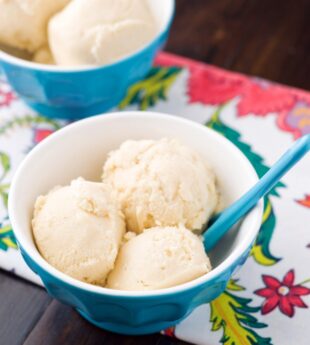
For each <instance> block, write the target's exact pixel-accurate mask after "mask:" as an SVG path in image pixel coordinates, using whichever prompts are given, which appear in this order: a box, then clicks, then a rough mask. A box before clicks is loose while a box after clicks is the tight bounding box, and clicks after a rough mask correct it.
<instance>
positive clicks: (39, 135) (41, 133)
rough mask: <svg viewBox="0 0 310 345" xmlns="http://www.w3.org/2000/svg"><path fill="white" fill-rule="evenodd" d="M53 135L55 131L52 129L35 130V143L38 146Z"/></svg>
mask: <svg viewBox="0 0 310 345" xmlns="http://www.w3.org/2000/svg"><path fill="white" fill-rule="evenodd" d="M52 133H53V130H51V129H35V130H34V133H33V141H34V143H35V144H38V143H39V142H40V141H42V140H43V139H45V138H46V137H48V136H49V135H50V134H52Z"/></svg>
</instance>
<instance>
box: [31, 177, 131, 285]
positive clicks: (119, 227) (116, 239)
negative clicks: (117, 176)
mask: <svg viewBox="0 0 310 345" xmlns="http://www.w3.org/2000/svg"><path fill="white" fill-rule="evenodd" d="M32 227H33V235H34V239H35V242H36V245H37V247H38V249H39V251H40V253H41V254H42V256H43V257H44V258H45V259H46V261H48V262H49V263H50V264H51V265H53V266H54V267H55V268H57V269H58V270H60V271H62V272H63V273H66V274H68V275H69V276H71V277H73V278H76V279H79V280H82V281H84V282H87V283H92V284H97V285H104V284H105V281H106V277H107V275H108V274H109V272H110V271H111V270H112V269H113V267H114V262H115V259H116V256H117V253H118V250H119V246H120V243H121V240H122V237H123V235H124V232H125V224H124V220H123V215H122V213H121V211H120V209H119V207H118V203H117V202H116V200H115V199H114V198H113V197H112V193H111V190H110V188H109V186H107V185H106V184H103V183H95V182H88V181H85V180H83V179H81V178H79V179H77V180H74V181H72V182H71V184H70V185H69V186H65V187H56V188H55V189H53V190H52V191H50V192H49V193H48V194H47V195H45V196H40V197H38V199H37V201H36V203H35V209H34V217H33V220H32Z"/></svg>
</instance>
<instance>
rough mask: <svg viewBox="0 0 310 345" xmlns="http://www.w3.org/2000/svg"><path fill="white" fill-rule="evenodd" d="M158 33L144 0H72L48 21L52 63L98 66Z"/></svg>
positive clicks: (123, 54) (139, 46) (128, 52)
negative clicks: (53, 60)
mask: <svg viewBox="0 0 310 345" xmlns="http://www.w3.org/2000/svg"><path fill="white" fill-rule="evenodd" d="M157 32H158V28H157V24H156V22H155V19H154V17H153V15H152V13H151V10H150V9H149V7H148V3H147V1H145V0H75V1H72V2H71V3H70V4H69V5H68V6H66V7H65V8H64V9H63V11H61V12H59V13H57V14H56V15H55V16H54V17H53V18H52V19H51V20H50V22H49V25H48V36H49V43H50V48H51V51H52V53H53V56H54V59H55V61H56V64H59V65H66V66H79V65H101V64H107V63H110V62H113V61H115V60H117V59H119V58H121V57H123V56H125V55H128V54H130V53H133V52H134V51H136V50H138V49H139V48H142V47H143V46H144V45H146V44H147V43H148V42H149V41H151V39H152V38H153V37H154V36H155V35H156V33H157Z"/></svg>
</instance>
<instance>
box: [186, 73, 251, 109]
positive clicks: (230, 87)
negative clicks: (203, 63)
mask: <svg viewBox="0 0 310 345" xmlns="http://www.w3.org/2000/svg"><path fill="white" fill-rule="evenodd" d="M247 82H248V80H247V78H245V77H243V76H240V75H234V74H231V75H230V74H227V72H225V71H222V70H220V69H217V68H214V67H204V68H195V69H193V70H192V71H191V74H190V78H189V82H188V83H189V84H188V95H189V98H190V102H191V103H193V102H202V103H204V104H212V105H216V104H223V103H225V102H227V101H230V100H231V99H233V98H234V97H236V96H238V95H240V94H241V93H242V92H243V89H244V88H245V84H247Z"/></svg>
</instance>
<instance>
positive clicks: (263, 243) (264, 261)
mask: <svg viewBox="0 0 310 345" xmlns="http://www.w3.org/2000/svg"><path fill="white" fill-rule="evenodd" d="M224 106H225V105H223V106H220V107H218V108H217V109H216V111H215V112H214V114H213V115H212V117H211V119H210V120H209V121H208V122H207V123H206V126H208V127H209V128H212V129H214V130H216V131H217V132H219V133H221V134H222V135H224V136H225V137H226V138H227V139H229V140H230V141H231V142H232V143H234V144H235V145H236V146H237V147H238V148H239V149H240V150H241V151H242V152H243V153H244V154H245V156H246V157H247V158H248V159H249V161H250V162H251V163H252V165H253V167H254V168H255V170H256V172H257V175H258V176H259V177H261V176H263V175H264V174H265V173H266V172H267V171H268V170H269V167H268V166H266V165H265V164H264V162H263V158H262V157H261V156H259V155H258V154H257V153H255V152H254V151H253V150H252V148H251V146H250V145H248V144H247V143H245V142H243V141H242V140H241V135H240V133H238V132H237V131H236V130H234V129H232V128H230V127H228V126H227V125H226V124H225V123H224V122H223V121H222V120H221V118H220V115H221V111H222V109H223V107H224ZM282 187H284V184H283V183H282V182H278V183H277V184H276V185H275V187H274V188H272V190H271V191H270V192H269V193H268V194H267V195H266V197H265V198H264V201H265V205H264V214H263V220H262V225H261V228H260V231H259V234H258V237H257V239H256V242H255V244H254V247H253V249H252V252H251V255H252V256H253V258H254V259H255V261H256V262H258V263H259V264H261V265H265V266H270V265H273V264H275V263H276V262H278V261H279V260H280V258H277V257H276V256H274V255H273V254H272V253H271V252H270V242H271V238H272V235H273V232H274V229H275V226H276V217H275V214H274V211H273V207H272V203H271V200H270V196H271V195H273V196H279V193H278V189H279V188H282Z"/></svg>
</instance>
